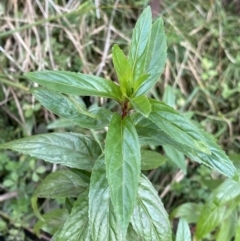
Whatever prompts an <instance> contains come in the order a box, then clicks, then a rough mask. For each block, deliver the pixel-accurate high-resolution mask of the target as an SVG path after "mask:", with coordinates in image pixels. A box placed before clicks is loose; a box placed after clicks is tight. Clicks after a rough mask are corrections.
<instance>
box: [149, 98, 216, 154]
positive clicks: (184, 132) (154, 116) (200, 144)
mask: <svg viewBox="0 0 240 241" xmlns="http://www.w3.org/2000/svg"><path fill="white" fill-rule="evenodd" d="M149 102H150V104H151V105H152V111H151V113H150V115H149V119H150V120H151V121H152V122H153V123H155V124H156V125H157V126H158V127H159V128H160V129H161V130H162V131H164V132H166V134H167V135H169V136H170V137H171V138H173V139H174V140H175V141H177V142H179V143H182V144H183V145H186V146H187V147H189V148H191V149H194V150H197V151H201V152H205V153H207V154H211V152H210V150H209V147H208V145H207V143H206V142H205V138H204V137H203V136H202V134H201V132H200V131H199V130H198V129H197V127H195V126H194V125H193V124H192V123H191V122H190V121H189V120H188V119H186V118H185V117H183V116H182V115H181V114H180V113H179V112H177V111H176V110H174V109H173V108H171V107H170V106H168V105H166V104H164V103H163V102H160V101H157V100H153V99H149Z"/></svg>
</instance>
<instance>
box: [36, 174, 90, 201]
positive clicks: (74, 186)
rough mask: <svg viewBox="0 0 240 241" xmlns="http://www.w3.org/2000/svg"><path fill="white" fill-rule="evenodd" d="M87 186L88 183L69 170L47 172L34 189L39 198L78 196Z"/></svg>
mask: <svg viewBox="0 0 240 241" xmlns="http://www.w3.org/2000/svg"><path fill="white" fill-rule="evenodd" d="M87 188H88V183H86V182H85V181H83V180H82V179H81V178H80V177H79V176H78V175H77V174H75V173H74V172H72V171H69V170H60V171H56V172H53V173H51V174H49V175H48V176H47V177H46V178H45V179H44V180H43V181H42V182H41V184H40V185H39V186H38V187H37V189H36V190H35V191H34V193H33V196H36V197H40V198H58V197H78V196H79V195H80V193H82V192H84V191H85V190H86V189H87Z"/></svg>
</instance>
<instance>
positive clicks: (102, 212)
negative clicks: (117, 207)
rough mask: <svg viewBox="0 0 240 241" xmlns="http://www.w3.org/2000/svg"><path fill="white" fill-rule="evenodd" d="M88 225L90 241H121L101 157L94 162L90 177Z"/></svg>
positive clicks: (121, 236) (120, 233)
mask: <svg viewBox="0 0 240 241" xmlns="http://www.w3.org/2000/svg"><path fill="white" fill-rule="evenodd" d="M89 225H90V233H91V237H92V239H91V241H122V240H123V234H122V232H121V229H120V225H119V223H118V221H117V217H116V214H115V212H114V210H113V205H112V203H111V198H110V188H109V186H108V181H107V178H106V169H105V164H104V157H103V156H102V157H100V158H99V159H98V160H97V161H96V163H95V165H94V167H93V171H92V175H91V182H90V191H89Z"/></svg>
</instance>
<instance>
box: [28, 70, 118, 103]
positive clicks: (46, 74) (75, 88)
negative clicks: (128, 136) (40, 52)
mask: <svg viewBox="0 0 240 241" xmlns="http://www.w3.org/2000/svg"><path fill="white" fill-rule="evenodd" d="M25 76H26V77H27V78H28V79H30V80H32V81H34V82H36V83H38V84H40V85H42V86H44V87H47V88H49V89H51V90H55V91H58V92H60V93H64V94H71V95H83V96H88V95H93V96H100V97H106V98H112V99H115V100H120V99H121V90H120V88H119V86H118V85H116V84H115V83H113V82H112V81H110V80H105V79H103V78H101V77H97V76H93V75H86V74H82V73H73V72H67V71H36V72H29V73H26V74H25Z"/></svg>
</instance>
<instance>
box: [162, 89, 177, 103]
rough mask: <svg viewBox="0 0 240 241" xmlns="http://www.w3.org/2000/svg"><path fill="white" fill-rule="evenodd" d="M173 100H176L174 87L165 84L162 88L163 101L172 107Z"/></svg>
mask: <svg viewBox="0 0 240 241" xmlns="http://www.w3.org/2000/svg"><path fill="white" fill-rule="evenodd" d="M175 100H176V95H175V93H174V88H173V87H172V86H170V85H167V86H166V87H165V88H164V94H163V102H165V103H166V104H167V105H169V106H171V107H172V108H174V107H175Z"/></svg>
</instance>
